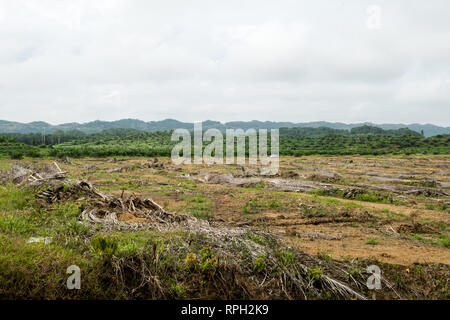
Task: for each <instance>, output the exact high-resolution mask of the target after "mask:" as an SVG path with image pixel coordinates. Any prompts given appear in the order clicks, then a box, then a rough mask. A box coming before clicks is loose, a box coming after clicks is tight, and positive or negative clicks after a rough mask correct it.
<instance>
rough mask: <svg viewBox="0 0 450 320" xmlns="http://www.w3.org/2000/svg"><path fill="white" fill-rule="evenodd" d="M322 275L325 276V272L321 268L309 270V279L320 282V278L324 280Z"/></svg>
mask: <svg viewBox="0 0 450 320" xmlns="http://www.w3.org/2000/svg"><path fill="white" fill-rule="evenodd" d="M322 275H323V270H322V269H321V268H319V267H317V268H309V269H308V277H309V278H310V279H311V280H313V281H319V280H320V278H322Z"/></svg>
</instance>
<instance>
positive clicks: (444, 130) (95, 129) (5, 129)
mask: <svg viewBox="0 0 450 320" xmlns="http://www.w3.org/2000/svg"><path fill="white" fill-rule="evenodd" d="M364 125H367V126H371V127H377V128H381V129H384V130H397V129H400V128H409V129H410V130H413V131H415V132H417V133H422V131H423V134H424V136H425V137H430V136H434V135H438V134H450V127H439V126H436V125H432V124H408V125H406V124H373V123H355V124H345V123H338V122H335V123H332V122H325V121H318V122H307V123H294V122H271V121H264V122H263V121H234V122H226V123H221V122H217V121H211V120H208V121H204V122H203V129H209V128H216V129H219V130H225V129H244V130H247V129H249V128H254V129H279V128H320V127H326V128H330V129H338V130H346V131H350V130H351V129H353V128H356V127H361V126H364ZM117 128H120V129H135V130H140V131H147V132H156V131H168V130H171V129H177V128H185V129H192V128H193V124H192V123H188V122H181V121H177V120H173V119H166V120H161V121H149V122H145V121H142V120H136V119H122V120H118V121H111V122H109V121H92V122H87V123H81V124H80V123H75V122H74V123H65V124H60V125H51V124H48V123H46V122H42V121H39V122H30V123H19V122H12V121H5V120H0V133H42V132H46V133H52V132H55V131H58V130H61V131H65V132H67V131H74V130H77V131H81V132H83V133H87V134H91V133H99V132H102V131H104V130H108V129H117Z"/></svg>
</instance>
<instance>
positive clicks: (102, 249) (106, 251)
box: [91, 234, 119, 258]
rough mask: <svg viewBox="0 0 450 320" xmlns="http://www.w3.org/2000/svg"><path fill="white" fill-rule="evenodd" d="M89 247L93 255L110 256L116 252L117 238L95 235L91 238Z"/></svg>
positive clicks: (117, 246)
mask: <svg viewBox="0 0 450 320" xmlns="http://www.w3.org/2000/svg"><path fill="white" fill-rule="evenodd" d="M91 248H92V251H93V252H94V254H95V255H97V256H100V257H106V258H110V257H112V256H114V255H116V254H117V252H118V248H119V245H118V242H117V239H114V238H111V237H108V236H106V235H101V234H100V235H96V236H95V237H93V238H92V239H91Z"/></svg>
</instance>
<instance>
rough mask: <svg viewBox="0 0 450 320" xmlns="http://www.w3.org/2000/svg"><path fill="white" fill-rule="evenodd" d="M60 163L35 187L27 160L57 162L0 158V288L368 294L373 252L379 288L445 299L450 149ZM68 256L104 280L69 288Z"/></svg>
mask: <svg viewBox="0 0 450 320" xmlns="http://www.w3.org/2000/svg"><path fill="white" fill-rule="evenodd" d="M57 164H58V166H59V169H60V170H61V171H62V172H63V175H64V176H65V179H66V178H67V179H70V180H71V181H72V182H71V184H70V185H69V186H67V183H62V184H61V185H57V186H55V185H52V186H51V187H43V186H42V184H41V183H37V184H38V188H31V191H30V186H29V185H30V184H33V179H31V181H32V182H31V183H30V181H28V180H30V178H29V177H28V176H27V175H26V174H25V173H23V172H22V174H19V173H18V170H19V171H20V170H22V169H23V168H24V169H25V170H30V171H29V172H28V173H29V174H31V173H33V172H41V173H42V172H44V173H48V172H51V174H59V172H60V171H59V169H58V170H57V169H55V168H54V166H55V165H54V164H53V161H50V160H22V161H20V162H17V161H13V160H2V161H1V162H0V169H1V170H2V174H1V175H0V177H3V181H4V183H3V185H2V186H0V188H1V193H0V205H1V206H0V209H1V210H0V237H1V239H2V243H3V244H4V245H3V246H2V247H3V248H2V249H0V265H1V268H0V269H1V270H3V271H0V280H2V281H0V296H4V297H11V296H14V295H16V296H17V297H34V295H37V291H33V290H42V287H44V284H45V285H46V286H47V289H45V290H44V292H45V293H46V294H47V296H48V297H68V298H71V297H74V298H76V297H89V298H107V297H110V298H130V297H131V298H140V297H142V298H177V297H183V298H295V299H301V298H321V299H323V298H347V299H350V298H358V299H362V298H364V297H368V298H371V297H372V294H373V293H374V292H373V291H369V290H368V289H367V288H366V287H365V286H364V285H365V280H366V279H367V277H368V275H367V274H365V267H366V266H367V265H370V264H377V265H379V266H380V268H381V269H382V272H383V277H385V278H384V279H385V280H383V281H386V282H383V285H384V286H383V290H381V291H377V292H375V294H376V295H377V297H378V298H426V299H430V298H446V299H448V298H450V293H449V287H448V286H449V278H450V228H449V227H450V197H449V195H450V159H449V157H448V156H441V155H436V156H391V157H390V156H380V157H376V156H339V157H282V158H281V159H280V171H279V174H278V175H277V176H274V177H269V176H264V175H261V174H260V168H258V167H257V166H238V165H212V166H208V165H180V166H176V165H174V164H172V163H171V162H170V159H168V158H159V159H158V160H157V161H156V160H154V159H150V160H149V159H143V158H139V159H132V158H127V159H118V160H117V159H76V160H69V159H65V160H64V161H58V162H57ZM38 168H41V169H38ZM40 170H41V171H40ZM8 172H9V173H8ZM44 173H42V174H41V176H42V175H43V174H44ZM14 174H15V175H16V181H11V180H12V179H13V180H14V177H13V176H14ZM23 177H25V179H24V178H23ZM34 177H36V175H35V176H34ZM26 178H28V180H27V181H25V180H26ZM34 179H36V180H40V178H39V177H37V178H34ZM73 181H87V182H89V183H90V184H91V186H95V190H96V191H95V192H94V193H96V194H92V193H91V191H92V190H90V191H89V192H88V191H86V188H83V186H81V187H79V185H77V183H78V182H73ZM27 185H28V186H27ZM58 188H59V189H58ZM77 188H79V189H77ZM87 189H89V186H88V187H87ZM98 194H100V196H99V195H98ZM105 195H106V196H105ZM103 196H105V198H102V197H103ZM147 198H151V199H152V200H153V201H154V203H155V205H156V206H158V205H160V206H161V208H158V207H153V205H152V204H151V203H150V204H149V203H146V202H145V201H144V199H147ZM117 203H119V204H117ZM120 203H122V204H121V205H120ZM123 205H125V207H123ZM120 206H122V208H120ZM112 208H116V209H112ZM117 208H119V209H117ZM87 209H89V210H87ZM161 210H162V211H161ZM111 212H113V213H114V215H111ZM146 212H152V215H149V214H147V213H146ZM55 216H56V217H55ZM180 217H181V218H180ZM158 219H159V220H158ZM160 220H161V221H160ZM67 221H69V222H70V225H67V223H68V222H67ZM80 222H82V223H80ZM72 224H73V225H72ZM30 237H50V238H51V239H52V243H50V244H45V243H27V241H28V239H29V238H30ZM11 250H13V251H11ZM11 252H13V253H11ZM74 260H75V261H74ZM156 261H158V262H156ZM161 261H163V262H164V267H161V265H158V263H162V262H161ZM71 264H81V265H82V266H84V268H85V270H86V269H87V270H90V271H89V272H87V273H86V272H85V274H86V277H88V278H89V279H88V280H86V281H88V282H89V283H90V285H92V286H93V287H96V286H100V287H102V286H103V289H102V290H100V289H98V291H95V289H92V288H88V289H86V291H84V292H80V293H73V292H67V290H65V288H64V284H65V282H64V281H65V278H66V275H65V267H67V266H68V265H71ZM36 266H37V267H36ZM64 266H65V267H64ZM58 268H59V269H58ZM161 268H162V269H161ZM164 268H165V269H164ZM60 269H61V270H60ZM5 270H7V271H5ZM30 270H35V271H36V272H38V275H35V274H33V275H32V274H31V271H30ZM38 270H40V271H38ZM94 270H95V271H94ZM105 270H109V271H111V270H112V271H111V272H109V271H106V275H105V276H102V272H103V273H105ZM328 276H329V279H332V280H327V278H326V277H328ZM102 277H107V278H108V277H109V278H108V279H109V280H108V279H103V278H102ZM7 279H8V280H7ZM11 279H13V280H14V281H11ZM118 279H119V280H120V281H119V280H118ZM231 279H232V280H231ZM108 281H110V282H108ZM111 281H113V282H114V283H115V286H114V289H113V288H112V287H111ZM333 281H339V282H340V283H341V284H342V285H345V286H348V288H349V289H351V290H353V291H348V290H347V291H346V289H342V287H339V285H336V286H337V287H333ZM85 283H86V282H85ZM108 283H109V286H108ZM24 284H27V286H30V288H31V289H29V291H28V292H27V291H24V290H25V289H24ZM90 285H88V286H90ZM14 286H16V287H14ZM33 288H34V289H33ZM149 288H153V289H152V290H151V291H150V292H151V293H149V291H148V290H149ZM144 289H146V290H147V291H145V290H144ZM105 290H106V291H105ZM339 290H343V292H340V291H339ZM14 292H15V293H14Z"/></svg>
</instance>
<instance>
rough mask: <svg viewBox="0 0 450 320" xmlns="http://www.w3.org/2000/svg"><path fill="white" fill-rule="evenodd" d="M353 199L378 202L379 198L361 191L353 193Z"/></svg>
mask: <svg viewBox="0 0 450 320" xmlns="http://www.w3.org/2000/svg"><path fill="white" fill-rule="evenodd" d="M355 200H359V201H367V202H378V201H380V198H379V197H378V196H377V195H375V194H369V193H362V194H357V195H355Z"/></svg>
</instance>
